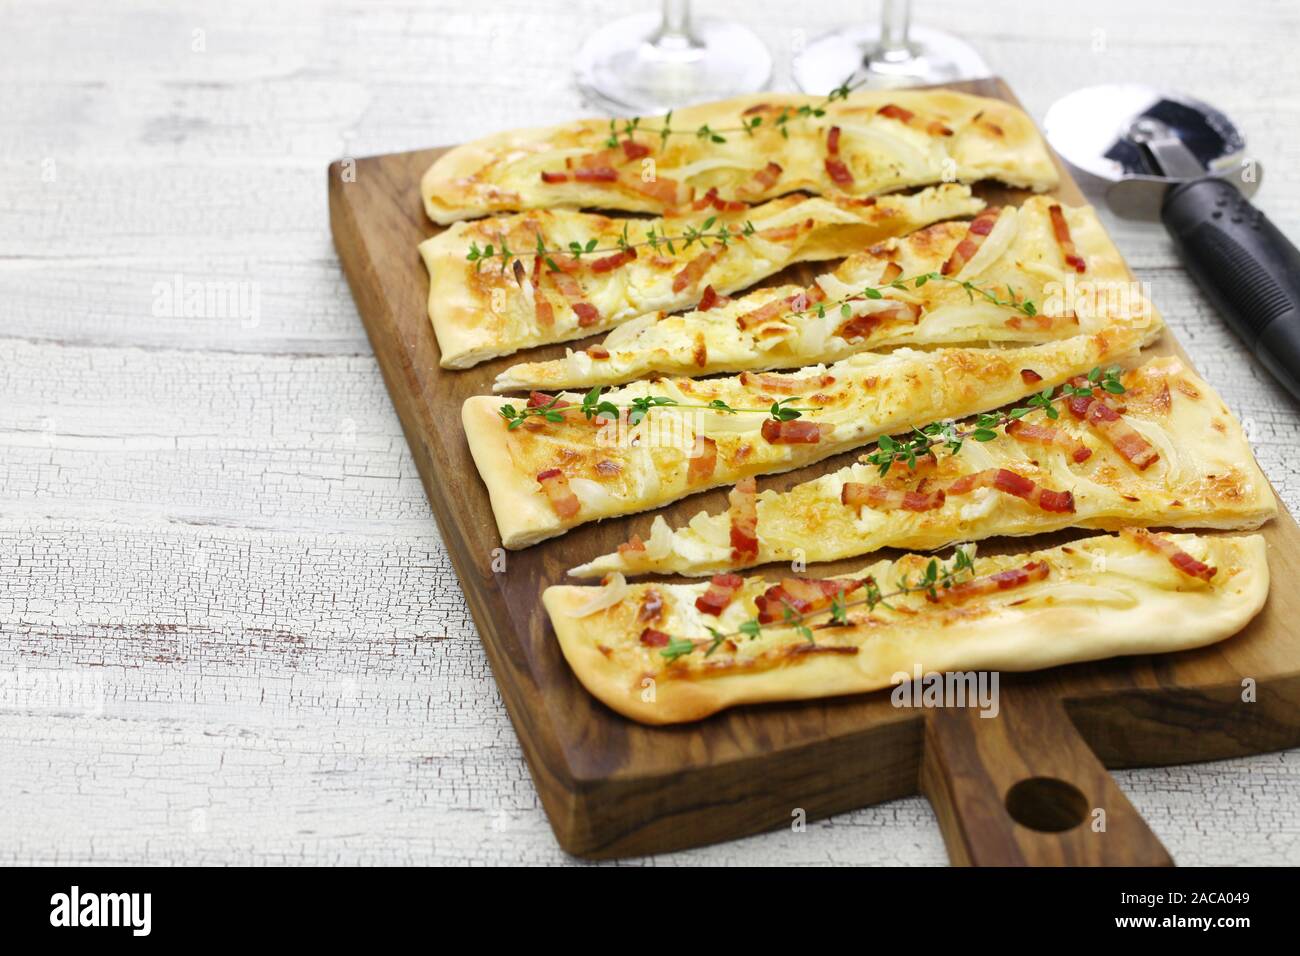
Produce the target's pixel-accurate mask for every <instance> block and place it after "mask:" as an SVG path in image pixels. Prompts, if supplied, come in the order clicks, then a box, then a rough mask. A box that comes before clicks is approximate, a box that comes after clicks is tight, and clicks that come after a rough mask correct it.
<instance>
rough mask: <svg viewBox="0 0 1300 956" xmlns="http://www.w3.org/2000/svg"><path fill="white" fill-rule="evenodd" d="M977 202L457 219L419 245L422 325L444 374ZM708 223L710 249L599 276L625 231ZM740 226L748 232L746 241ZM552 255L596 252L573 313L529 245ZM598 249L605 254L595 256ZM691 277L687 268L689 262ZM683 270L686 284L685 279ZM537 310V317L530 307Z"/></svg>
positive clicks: (782, 202)
mask: <svg viewBox="0 0 1300 956" xmlns="http://www.w3.org/2000/svg"><path fill="white" fill-rule="evenodd" d="M983 205H984V204H983V202H981V201H980V200H978V199H975V198H974V197H972V196H971V194H970V190H969V189H968V188H967V187H965V186H959V185H956V184H947V185H944V186H939V187H935V188H932V189H926V190H923V191H921V192H920V193H917V194H915V195H912V196H885V197H881V198H880V199H879V200H876V201H865V202H864V201H861V200H852V199H846V198H843V197H839V198H837V199H835V200H828V199H820V198H811V199H805V198H801V197H798V196H789V197H786V198H784V199H776V200H773V201H771V202H769V203H766V204H764V205H762V206H759V207H755V208H753V209H748V210H746V211H745V212H743V213H740V212H736V213H724V214H717V215H713V214H712V213H709V214H705V213H699V214H695V215H694V217H693V218H674V219H654V220H628V219H612V218H609V217H607V216H599V215H595V214H591V213H581V212H571V211H566V210H537V211H534V212H530V213H525V214H520V215H516V216H506V217H500V218H494V219H486V220H479V221H476V222H469V223H457V224H456V225H454V226H452V227H451V228H450V229H448V230H446V231H445V232H443V233H440V234H439V235H437V236H434V237H432V238H430V239H426V240H425V241H424V242H422V243H421V244H420V255H421V257H422V258H423V260H424V264H425V267H426V268H427V269H428V271H429V302H428V307H429V318H430V320H431V321H432V322H433V329H434V332H435V334H436V335H437V338H438V348H439V351H440V353H441V364H442V366H443V367H444V368H468V367H470V366H472V365H476V364H477V363H479V362H481V361H484V360H485V359H488V358H493V357H495V356H498V355H509V354H510V353H511V352H514V351H516V350H518V349H521V348H529V347H532V346H536V345H545V344H547V343H551V342H566V341H570V340H572V339H576V338H583V337H586V336H588V335H592V334H594V333H597V332H600V331H603V330H606V329H610V328H613V327H614V326H616V325H618V324H620V323H622V322H626V321H628V320H629V319H633V318H636V317H637V316H641V315H645V314H647V313H652V312H656V311H659V310H671V309H679V308H685V307H688V306H691V305H694V304H695V303H696V302H698V301H699V299H700V296H701V294H702V293H703V292H704V289H705V287H706V286H710V285H711V286H712V287H713V288H714V290H715V291H716V292H718V293H720V294H724V295H725V294H728V293H730V292H733V291H736V290H737V289H741V288H744V287H746V286H748V285H751V284H752V283H754V282H757V281H758V280H759V279H762V278H765V277H766V276H769V275H772V274H773V273H775V272H779V271H780V270H781V269H782V268H784V267H785V266H787V265H789V264H790V263H793V262H814V261H821V260H825V259H836V258H840V257H842V256H845V255H848V254H849V253H851V252H854V251H856V250H859V249H862V248H864V247H865V246H868V245H871V244H872V243H875V242H879V241H881V240H883V239H886V238H889V237H891V236H896V235H902V234H905V233H908V232H911V231H912V230H914V229H917V228H919V227H921V226H924V225H928V224H929V223H933V222H936V221H938V220H940V219H948V218H952V217H955V216H965V215H972V214H974V213H976V212H978V211H979V210H980V209H982V208H983ZM710 216H711V217H712V218H713V220H714V221H713V223H712V224H711V228H710V230H709V231H710V232H711V233H712V234H713V235H714V236H715V239H714V240H710V241H709V243H708V245H707V246H706V245H702V244H701V243H700V242H694V243H691V244H689V245H687V244H684V243H682V242H680V241H679V242H677V243H674V244H673V247H672V250H671V251H670V250H669V249H668V247H667V245H666V244H664V243H662V242H661V243H659V245H658V248H657V249H655V248H650V247H647V246H644V245H643V246H641V247H640V248H639V250H638V255H637V257H636V258H635V259H633V260H632V261H629V262H625V263H623V264H621V265H619V266H618V267H617V268H613V269H609V270H606V271H598V270H597V269H596V268H595V267H594V266H593V263H595V262H596V261H597V260H599V259H601V258H602V257H605V256H608V255H610V254H612V253H615V252H617V250H618V248H619V242H620V240H621V239H622V238H623V234H624V232H625V230H626V231H627V233H628V235H627V238H628V240H629V241H631V242H633V243H637V242H641V241H643V240H644V239H645V237H646V236H648V235H651V234H652V233H651V230H653V235H657V236H660V237H662V236H681V235H684V234H685V232H686V230H687V229H688V228H703V224H704V222H705V221H707V219H708V218H709V217H710ZM747 224H749V226H752V228H753V230H754V232H753V234H752V235H745V234H744V233H745V232H746V231H747V228H748V226H747ZM724 225H725V226H726V227H727V228H728V229H729V230H730V232H731V233H732V238H731V239H730V240H729V241H728V243H727V244H726V245H725V246H723V245H721V244H719V243H718V242H717V241H716V234H717V232H718V231H719V230H720V229H721V228H722V227H723V226H724ZM539 235H540V236H541V237H542V238H543V240H544V242H545V244H546V246H547V248H550V249H557V248H568V247H569V244H570V243H572V242H577V243H579V244H580V245H583V246H586V245H587V244H588V243H590V242H591V241H593V240H594V241H595V243H596V247H595V248H596V249H597V250H598V251H596V252H593V253H591V254H589V255H587V256H586V257H585V258H584V259H581V260H579V262H578V263H577V264H576V265H573V264H571V263H569V262H568V260H567V259H565V257H563V256H553V257H551V261H552V262H557V264H558V263H563V264H564V266H565V267H566V268H570V267H571V269H572V272H571V274H569V273H567V272H566V274H565V276H564V277H563V279H567V280H571V281H572V282H573V283H574V284H575V286H576V288H577V289H578V290H579V292H580V294H581V301H582V302H583V303H584V306H588V305H589V306H590V307H591V308H592V309H594V317H593V315H592V314H591V313H588V314H587V315H585V316H584V315H582V314H580V313H581V311H582V310H581V309H580V308H579V307H576V306H575V303H574V302H573V301H572V300H571V299H570V298H568V297H567V296H566V295H565V294H564V293H563V291H562V290H561V289H560V288H559V285H558V281H561V277H560V276H559V275H556V274H552V270H551V269H550V267H549V266H544V267H542V268H539V269H537V270H535V269H534V263H535V259H536V257H535V256H534V255H533V254H532V251H533V250H534V249H535V248H536V244H537V238H538V236H539ZM472 243H473V244H477V246H478V247H479V248H480V249H483V248H486V247H488V246H491V247H492V248H493V249H494V250H500V249H501V248H502V247H503V246H505V247H506V248H508V249H510V250H511V252H512V253H514V254H516V255H517V258H516V257H512V258H511V261H510V263H509V265H505V264H504V263H503V262H502V260H501V259H500V258H499V257H496V258H489V259H487V260H485V261H480V262H477V263H475V262H470V261H469V260H467V258H466V254H467V253H468V251H469V250H470V248H471V244H472ZM599 250H604V251H599ZM696 266H702V267H701V268H698V270H697V271H696V272H691V271H690V270H692V269H693V268H694V267H696ZM683 273H687V278H686V279H683V278H681V277H682V275H683ZM539 297H540V300H541V301H542V302H544V303H545V307H544V310H543V311H539V308H538V304H537V303H538V300H539Z"/></svg>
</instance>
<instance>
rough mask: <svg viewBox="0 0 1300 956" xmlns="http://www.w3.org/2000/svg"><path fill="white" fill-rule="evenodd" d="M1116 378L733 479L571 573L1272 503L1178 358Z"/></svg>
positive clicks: (1224, 516)
mask: <svg viewBox="0 0 1300 956" xmlns="http://www.w3.org/2000/svg"><path fill="white" fill-rule="evenodd" d="M1119 382H1120V384H1121V385H1122V387H1123V388H1124V391H1123V393H1121V394H1113V393H1111V392H1107V391H1106V390H1105V389H1104V388H1100V387H1092V386H1084V385H1082V384H1081V385H1080V387H1089V388H1090V389H1091V390H1092V391H1093V393H1094V394H1093V397H1092V399H1091V400H1085V399H1084V398H1082V397H1078V396H1075V397H1062V398H1059V399H1058V401H1057V402H1056V403H1055V404H1054V405H1053V406H1052V407H1053V408H1054V409H1055V410H1056V411H1057V414H1058V417H1057V418H1055V419H1053V418H1049V417H1048V415H1047V412H1046V410H1045V409H1044V408H1035V409H1034V410H1033V411H1031V412H1030V413H1029V414H1027V415H1024V416H1022V417H1017V418H1014V419H1009V420H1006V424H1003V425H997V426H994V427H992V428H990V429H989V430H990V431H992V432H993V433H994V434H995V435H996V437H994V438H993V439H992V440H989V441H978V440H976V439H975V438H974V437H973V436H972V435H971V434H970V433H973V432H974V431H975V423H971V422H968V423H965V425H963V426H962V427H961V429H960V430H961V431H963V432H965V433H967V434H968V437H966V438H965V439H964V440H963V441H962V443H961V445H960V447H959V449H958V450H957V452H956V453H955V454H954V453H953V452H952V451H951V450H950V446H948V445H943V446H940V447H936V448H934V449H931V450H930V451H929V452H927V453H923V454H922V455H921V456H920V457H919V458H917V460H916V464H915V467H910V466H909V465H908V464H906V463H905V462H904V461H903V460H895V461H893V462H892V463H890V462H889V461H888V459H886V458H884V457H883V456H880V455H879V453H878V452H877V458H878V459H879V464H874V463H871V462H868V461H861V462H859V463H858V464H855V465H850V466H848V467H847V468H842V469H840V470H839V471H836V472H834V473H832V474H828V475H823V476H822V477H820V478H816V479H814V480H812V481H808V482H804V483H803V484H799V485H796V486H795V487H793V488H791V489H790V490H789V491H787V492H784V493H781V494H778V493H777V492H775V491H765V492H763V493H762V494H755V493H754V492H753V491H750V492H749V493H748V497H749V500H748V501H745V500H744V492H745V491H746V490H748V489H745V490H738V491H736V492H733V493H732V495H733V499H735V500H737V502H738V504H733V507H732V509H731V510H730V511H724V512H722V513H720V514H714V515H710V514H707V513H705V512H700V513H699V514H698V515H696V516H695V517H694V518H693V519H692V520H691V521H690V523H689V524H687V525H685V526H684V527H682V528H679V529H677V530H676V531H673V530H671V529H669V527H668V524H667V522H665V521H664V519H663V518H662V517H659V518H656V519H655V521H654V523H653V525H652V526H651V529H650V530H649V532H642V533H641V534H640V535H638V536H637V537H634V538H633V539H632V541H630V542H629V543H628V544H625V545H623V546H622V547H621V548H620V549H619V550H618V551H616V552H614V553H611V554H607V555H603V556H601V557H599V558H597V559H595V560H594V561H591V562H589V563H588V564H584V565H582V566H581V567H578V568H575V569H574V570H573V571H572V572H570V573H572V574H574V575H576V576H579V577H601V576H603V575H605V574H608V573H611V572H622V573H626V574H640V573H650V572H655V573H667V572H675V573H681V574H689V575H705V574H714V573H716V572H719V571H726V570H733V569H736V568H745V567H753V566H755V565H759V564H766V563H768V562H776V561H781V562H795V561H805V562H813V561H833V560H837V559H840V558H849V557H855V556H857V555H863V554H870V553H872V552H874V551H877V550H879V549H881V548H887V547H892V548H915V549H932V548H940V547H944V546H946V545H949V544H952V543H955V542H959V541H974V540H978V539H981V538H987V537H991V536H994V535H1031V534H1039V533H1043V532H1048V531H1056V530H1059V529H1062V528H1069V527H1080V528H1098V529H1116V528H1124V527H1132V526H1154V527H1171V528H1224V529H1235V530H1246V529H1251V528H1257V527H1259V526H1260V525H1261V524H1263V523H1264V522H1265V521H1267V520H1268V519H1270V518H1272V517H1273V516H1274V515H1275V514H1276V512H1277V503H1276V500H1275V499H1274V497H1273V492H1272V490H1271V489H1270V488H1269V485H1268V481H1267V480H1266V479H1265V478H1264V475H1263V474H1262V473H1261V472H1260V470H1259V466H1258V465H1257V464H1256V463H1255V459H1254V456H1253V455H1252V454H1251V450H1250V445H1249V444H1248V443H1247V441H1246V437H1245V435H1244V434H1243V433H1242V429H1241V426H1240V424H1238V422H1237V421H1236V419H1235V418H1234V417H1233V415H1232V413H1231V412H1230V411H1229V410H1228V408H1227V406H1226V405H1224V404H1223V401H1222V399H1220V398H1219V396H1218V395H1216V394H1215V393H1214V391H1213V390H1212V389H1211V388H1210V386H1209V385H1208V384H1206V383H1205V382H1204V381H1202V380H1201V379H1200V378H1199V377H1197V376H1196V375H1195V374H1193V373H1192V371H1191V370H1190V369H1189V368H1187V366H1186V365H1185V364H1184V363H1183V362H1181V361H1180V360H1179V359H1176V358H1158V359H1153V360H1151V361H1150V362H1148V363H1147V364H1145V365H1143V366H1141V367H1140V368H1137V369H1134V370H1132V371H1129V372H1126V373H1124V374H1123V375H1121V376H1120V377H1119ZM1004 420H1005V419H1004ZM917 424H918V425H923V424H925V423H923V422H918V423H917ZM885 464H888V465H889V469H890V470H889V471H888V473H887V474H885V475H883V476H882V474H881V469H880V466H881V465H885ZM738 522H739V526H740V527H739V529H738V527H737V524H738ZM741 532H743V533H741Z"/></svg>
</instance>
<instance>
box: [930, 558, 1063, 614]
mask: <svg viewBox="0 0 1300 956" xmlns="http://www.w3.org/2000/svg"><path fill="white" fill-rule="evenodd" d="M1047 574H1048V566H1047V562H1046V561H1030V562H1029V563H1028V564H1026V565H1025V566H1024V567H1020V568H1008V569H1007V570H1006V571H997V572H995V573H993V574H986V575H984V576H983V577H979V578H975V579H974V580H972V581H963V582H961V583H960V584H954V585H953V586H952V587H950V588H942V589H940V590H939V591H938V592H936V593H937V594H938V596H937V597H930V596H929V595H928V594H927V595H926V598H927V599H928V600H930V601H938V602H940V603H946V604H959V603H961V602H962V601H969V600H970V599H971V598H974V597H983V596H985V595H988V594H997V593H998V592H999V591H1009V590H1011V589H1012V588H1018V587H1023V586H1024V585H1026V584H1029V583H1030V582H1033V581H1042V580H1044V579H1045V578H1046V577H1047Z"/></svg>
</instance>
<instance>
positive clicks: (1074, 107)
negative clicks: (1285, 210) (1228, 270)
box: [1043, 84, 1263, 219]
mask: <svg viewBox="0 0 1300 956" xmlns="http://www.w3.org/2000/svg"><path fill="white" fill-rule="evenodd" d="M1043 126H1044V129H1045V131H1046V134H1047V139H1048V141H1049V142H1050V143H1051V144H1052V146H1053V147H1055V149H1056V151H1057V152H1058V153H1060V154H1061V156H1062V157H1064V158H1065V160H1066V161H1067V162H1068V163H1069V164H1070V165H1071V166H1074V167H1075V168H1076V169H1077V170H1079V171H1081V172H1082V173H1084V174H1086V175H1085V176H1084V177H1083V178H1085V179H1088V178H1091V179H1093V180H1098V181H1100V182H1101V184H1102V185H1103V187H1104V188H1105V192H1106V199H1107V202H1108V204H1109V205H1110V206H1111V208H1113V209H1114V210H1115V211H1116V212H1117V213H1119V214H1120V215H1122V216H1126V217H1130V218H1138V219H1156V218H1158V217H1159V214H1160V204H1161V202H1162V201H1163V200H1164V196H1165V192H1166V190H1167V189H1168V187H1170V186H1172V185H1175V184H1176V183H1180V182H1187V181H1190V180H1193V179H1199V178H1200V177H1202V176H1205V175H1212V176H1219V177H1222V178H1224V179H1227V180H1229V181H1230V182H1232V183H1233V185H1235V186H1236V187H1237V188H1238V189H1239V190H1240V191H1241V193H1242V195H1244V196H1246V197H1247V198H1249V197H1251V196H1253V195H1254V194H1255V191H1256V190H1257V189H1258V188H1259V183H1260V179H1261V178H1262V176H1263V170H1262V169H1261V168H1260V166H1259V164H1258V163H1256V162H1254V161H1253V160H1248V159H1247V158H1246V141H1245V139H1243V138H1242V135H1241V133H1240V132H1239V131H1238V130H1237V128H1236V126H1234V125H1233V124H1232V122H1231V120H1229V119H1228V117H1227V116H1225V115H1224V114H1223V113H1221V112H1220V111H1219V110H1217V109H1215V108H1214V107H1212V106H1210V105H1209V104H1208V103H1205V102H1203V101H1201V100H1198V99H1195V98H1193V97H1190V96H1184V95H1182V94H1180V93H1169V92H1165V91H1162V90H1156V89H1153V88H1151V87H1148V86H1142V85H1140V84H1111V85H1104V86H1090V87H1085V88H1084V89H1081V90H1076V91H1075V92H1073V93H1071V94H1069V95H1068V96H1066V97H1064V98H1063V99H1060V100H1058V101H1057V102H1056V103H1054V104H1053V105H1052V107H1051V109H1049V110H1048V111H1047V116H1046V117H1044V121H1043Z"/></svg>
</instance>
